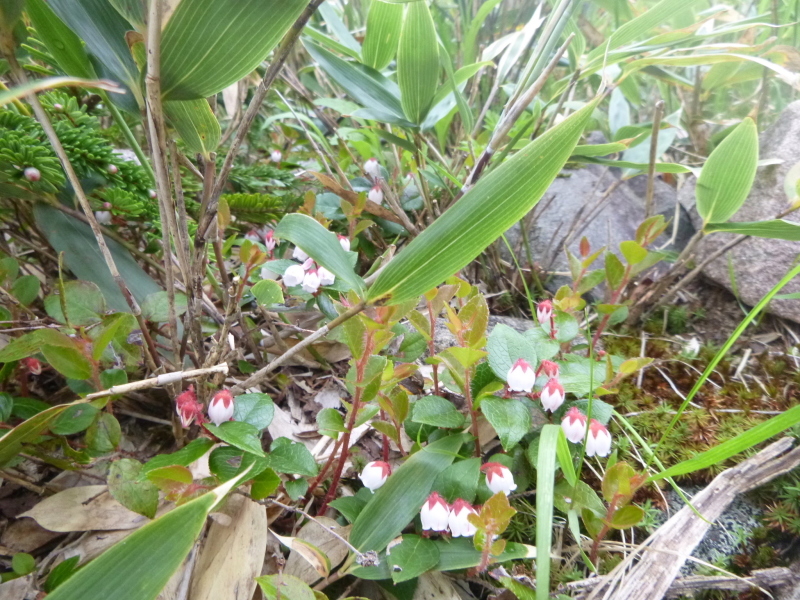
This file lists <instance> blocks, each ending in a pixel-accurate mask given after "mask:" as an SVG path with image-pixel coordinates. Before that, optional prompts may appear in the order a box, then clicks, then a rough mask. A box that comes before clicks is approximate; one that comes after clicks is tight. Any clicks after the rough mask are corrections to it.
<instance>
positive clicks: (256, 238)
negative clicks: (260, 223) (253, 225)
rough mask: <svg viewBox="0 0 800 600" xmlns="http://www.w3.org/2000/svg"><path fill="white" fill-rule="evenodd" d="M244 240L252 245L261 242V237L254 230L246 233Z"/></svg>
mask: <svg viewBox="0 0 800 600" xmlns="http://www.w3.org/2000/svg"><path fill="white" fill-rule="evenodd" d="M244 239H246V240H250V241H251V242H253V243H254V244H255V243H257V242H260V241H261V236H260V235H258V232H257V231H256V230H255V229H251V230H250V231H248V232H247V235H246V236H244Z"/></svg>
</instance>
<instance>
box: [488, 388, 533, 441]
mask: <svg viewBox="0 0 800 600" xmlns="http://www.w3.org/2000/svg"><path fill="white" fill-rule="evenodd" d="M481 412H482V413H483V416H484V417H486V420H487V421H489V423H491V424H492V427H494V430H495V431H496V432H497V435H498V436H499V437H500V443H501V444H502V445H503V450H505V451H506V452H508V451H509V450H511V449H512V448H513V447H514V446H516V445H517V443H518V442H519V441H520V440H521V439H522V438H523V437H524V436H525V434H527V433H528V431H530V428H531V413H530V410H528V407H527V406H526V405H525V404H523V403H522V402H520V401H519V400H515V399H513V398H496V397H489V398H484V399H483V400H482V401H481Z"/></svg>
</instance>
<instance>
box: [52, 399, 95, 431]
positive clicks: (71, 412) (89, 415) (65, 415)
mask: <svg viewBox="0 0 800 600" xmlns="http://www.w3.org/2000/svg"><path fill="white" fill-rule="evenodd" d="M99 412H100V411H99V410H98V409H97V408H96V407H95V406H93V405H91V404H75V405H73V406H69V407H67V409H66V410H65V411H64V412H62V413H61V414H60V415H58V416H57V417H56V419H55V421H53V424H52V425H51V426H50V432H51V433H54V434H55V435H72V434H74V433H78V432H81V431H83V430H84V429H86V428H88V427H89V425H91V424H92V423H93V422H94V420H95V419H96V418H97V413H99Z"/></svg>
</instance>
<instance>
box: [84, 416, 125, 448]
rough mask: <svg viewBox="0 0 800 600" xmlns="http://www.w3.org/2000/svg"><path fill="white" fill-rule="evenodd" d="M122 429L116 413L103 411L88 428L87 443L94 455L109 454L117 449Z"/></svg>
mask: <svg viewBox="0 0 800 600" xmlns="http://www.w3.org/2000/svg"><path fill="white" fill-rule="evenodd" d="M121 437H122V429H121V428H120V426H119V421H117V419H116V418H115V417H114V415H112V414H109V413H103V414H101V415H100V417H99V418H98V419H97V420H96V421H95V422H94V423H92V424H91V425H90V426H89V429H87V430H86V445H87V446H88V449H89V451H90V452H91V453H92V455H94V456H100V455H102V454H108V453H109V452H113V451H114V450H116V449H117V446H118V445H119V440H120V438H121Z"/></svg>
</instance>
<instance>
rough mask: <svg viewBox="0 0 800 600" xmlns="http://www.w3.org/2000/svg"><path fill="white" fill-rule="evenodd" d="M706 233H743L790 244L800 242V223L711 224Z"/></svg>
mask: <svg viewBox="0 0 800 600" xmlns="http://www.w3.org/2000/svg"><path fill="white" fill-rule="evenodd" d="M705 231H706V233H713V232H715V231H724V232H727V233H741V234H744V235H752V236H755V237H762V238H771V239H774V240H789V241H790V242H798V241H800V223H793V222H791V221H786V220H784V219H774V220H772V221H755V222H738V223H709V224H708V225H706V226H705Z"/></svg>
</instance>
